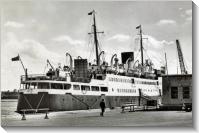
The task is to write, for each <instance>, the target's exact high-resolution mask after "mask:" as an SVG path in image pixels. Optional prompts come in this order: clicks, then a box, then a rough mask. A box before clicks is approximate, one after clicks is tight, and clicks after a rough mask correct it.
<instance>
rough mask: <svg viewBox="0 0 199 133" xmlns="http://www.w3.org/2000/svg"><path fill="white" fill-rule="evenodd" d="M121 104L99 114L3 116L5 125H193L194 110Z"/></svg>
mask: <svg viewBox="0 0 199 133" xmlns="http://www.w3.org/2000/svg"><path fill="white" fill-rule="evenodd" d="M121 111H122V110H121V108H116V109H113V110H110V109H107V110H106V112H105V116H104V117H101V116H100V110H99V109H92V110H81V111H62V112H51V113H49V114H48V118H49V119H44V118H45V114H44V113H42V114H31V115H26V120H21V118H22V116H21V115H20V114H17V113H16V114H15V115H14V116H13V115H12V116H6V117H2V123H1V125H2V127H12V126H27V127H28V126H51V127H56V126H59V127H60V126H62V127H83V126H84V127H110V126H154V127H162V126H169V127H175V126H182V127H192V112H185V111H135V112H128V111H126V112H125V113H121Z"/></svg>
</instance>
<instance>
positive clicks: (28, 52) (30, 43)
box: [3, 32, 61, 62]
mask: <svg viewBox="0 0 199 133" xmlns="http://www.w3.org/2000/svg"><path fill="white" fill-rule="evenodd" d="M3 49H4V50H5V52H8V54H9V55H8V56H9V58H11V57H12V56H15V55H17V54H18V53H19V54H20V55H22V56H24V58H27V59H30V60H34V61H38V62H39V61H41V62H43V61H45V60H46V59H51V60H53V61H59V60H60V58H61V57H60V55H58V54H57V53H54V52H52V51H49V50H48V49H47V48H46V47H45V46H44V44H41V43H40V42H37V41H35V40H31V39H23V40H19V39H18V38H17V36H16V35H15V34H14V33H12V32H9V33H8V34H7V36H6V40H5V42H4V44H3Z"/></svg>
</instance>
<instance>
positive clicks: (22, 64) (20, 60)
mask: <svg viewBox="0 0 199 133" xmlns="http://www.w3.org/2000/svg"><path fill="white" fill-rule="evenodd" d="M18 56H19V55H18ZM19 60H20V62H21V65H22V67H23V69H24V71H25V72H26V68H25V67H24V65H23V62H22V60H21V57H20V56H19Z"/></svg>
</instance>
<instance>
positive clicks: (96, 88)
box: [91, 86, 99, 91]
mask: <svg viewBox="0 0 199 133" xmlns="http://www.w3.org/2000/svg"><path fill="white" fill-rule="evenodd" d="M91 89H92V91H99V87H98V86H91Z"/></svg>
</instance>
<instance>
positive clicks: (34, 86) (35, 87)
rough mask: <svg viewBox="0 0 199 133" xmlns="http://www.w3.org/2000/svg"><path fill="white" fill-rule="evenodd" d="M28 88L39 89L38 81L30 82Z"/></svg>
mask: <svg viewBox="0 0 199 133" xmlns="http://www.w3.org/2000/svg"><path fill="white" fill-rule="evenodd" d="M27 89H37V83H34V82H33V83H28V84H27Z"/></svg>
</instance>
